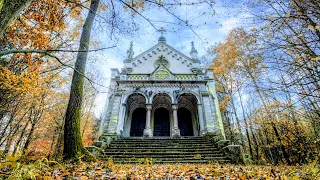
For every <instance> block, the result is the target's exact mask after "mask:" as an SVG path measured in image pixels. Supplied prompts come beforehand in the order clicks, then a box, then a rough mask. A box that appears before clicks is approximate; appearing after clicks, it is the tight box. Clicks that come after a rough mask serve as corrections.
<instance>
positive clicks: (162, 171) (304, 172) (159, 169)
mask: <svg viewBox="0 0 320 180" xmlns="http://www.w3.org/2000/svg"><path fill="white" fill-rule="evenodd" d="M0 179H14V180H16V179H43V180H47V179H62V180H63V179H81V180H85V179H230V180H231V179H241V180H244V179H281V180H287V179H294V180H296V179H318V180H319V179H320V168H319V164H316V163H310V164H307V165H302V166H299V165H296V166H286V165H279V166H273V165H233V164H217V163H213V164H154V165H152V164H150V163H149V164H148V163H147V164H114V163H113V162H112V160H109V161H98V162H93V163H85V162H81V163H77V164H65V163H58V162H55V161H48V160H47V159H41V160H38V161H35V162H33V163H20V162H14V161H11V162H10V161H7V162H1V163H0Z"/></svg>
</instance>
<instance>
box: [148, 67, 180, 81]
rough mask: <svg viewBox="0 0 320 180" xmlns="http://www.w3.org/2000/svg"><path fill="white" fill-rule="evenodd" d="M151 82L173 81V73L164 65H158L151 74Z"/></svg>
mask: <svg viewBox="0 0 320 180" xmlns="http://www.w3.org/2000/svg"><path fill="white" fill-rule="evenodd" d="M150 79H152V80H173V79H174V75H173V73H172V72H171V71H170V70H169V69H168V68H167V67H166V66H164V65H162V64H161V65H159V66H158V67H157V68H156V69H155V70H154V71H153V72H152V73H151V74H150Z"/></svg>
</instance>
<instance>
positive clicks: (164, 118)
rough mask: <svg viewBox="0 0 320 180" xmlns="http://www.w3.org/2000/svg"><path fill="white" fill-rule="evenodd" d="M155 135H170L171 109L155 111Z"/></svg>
mask: <svg viewBox="0 0 320 180" xmlns="http://www.w3.org/2000/svg"><path fill="white" fill-rule="evenodd" d="M153 136H170V119H169V111H168V110H167V109H165V108H159V109H156V111H155V112H154V132H153Z"/></svg>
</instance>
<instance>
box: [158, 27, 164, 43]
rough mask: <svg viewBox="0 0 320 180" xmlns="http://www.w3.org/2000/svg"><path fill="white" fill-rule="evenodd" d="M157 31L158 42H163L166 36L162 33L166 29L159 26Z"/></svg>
mask: <svg viewBox="0 0 320 180" xmlns="http://www.w3.org/2000/svg"><path fill="white" fill-rule="evenodd" d="M158 31H159V32H160V33H161V36H160V37H159V39H158V42H163V43H165V42H166V38H165V37H164V36H163V34H164V32H166V30H165V29H164V28H163V27H161V28H160V29H159V30H158Z"/></svg>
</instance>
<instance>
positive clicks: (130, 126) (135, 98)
mask: <svg viewBox="0 0 320 180" xmlns="http://www.w3.org/2000/svg"><path fill="white" fill-rule="evenodd" d="M145 125H146V98H145V96H144V95H142V94H140V93H133V94H131V95H130V96H128V98H127V101H126V113H125V123H124V128H123V130H124V132H123V136H125V137H129V136H143V130H144V128H145Z"/></svg>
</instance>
